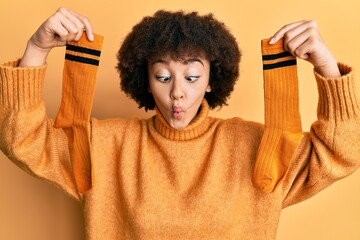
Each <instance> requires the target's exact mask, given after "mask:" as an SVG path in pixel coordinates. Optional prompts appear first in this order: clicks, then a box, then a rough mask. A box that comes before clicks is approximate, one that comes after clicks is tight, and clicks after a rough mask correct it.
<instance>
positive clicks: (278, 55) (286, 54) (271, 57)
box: [262, 52, 292, 61]
mask: <svg viewBox="0 0 360 240" xmlns="http://www.w3.org/2000/svg"><path fill="white" fill-rule="evenodd" d="M290 56H292V55H291V54H290V53H289V52H281V53H276V54H268V55H262V60H263V61H265V60H275V59H278V58H283V57H290Z"/></svg>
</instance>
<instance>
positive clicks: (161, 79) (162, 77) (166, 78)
mask: <svg viewBox="0 0 360 240" xmlns="http://www.w3.org/2000/svg"><path fill="white" fill-rule="evenodd" d="M155 78H156V79H157V80H159V81H160V82H168V81H170V79H171V77H170V76H156V77H155Z"/></svg>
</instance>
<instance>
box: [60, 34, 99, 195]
mask: <svg viewBox="0 0 360 240" xmlns="http://www.w3.org/2000/svg"><path fill="white" fill-rule="evenodd" d="M102 42H103V37H102V36H99V35H96V34H94V41H92V42H90V41H88V40H87V37H86V34H83V35H82V37H81V39H80V40H79V41H77V42H74V41H72V42H68V43H67V45H66V54H65V64H64V71H63V84H62V98H61V104H60V109H59V111H58V113H57V116H56V119H55V123H54V127H56V128H63V129H64V131H65V133H66V135H67V137H68V143H69V150H70V158H71V163H72V167H73V171H74V177H75V181H76V184H77V188H78V191H79V192H85V191H87V190H89V189H90V188H91V186H92V181H93V179H92V174H91V149H90V128H89V126H90V124H89V121H90V114H91V108H92V103H93V96H94V88H95V80H96V73H97V69H98V65H99V60H100V53H101V47H102Z"/></svg>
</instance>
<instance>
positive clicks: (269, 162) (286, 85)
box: [253, 39, 302, 192]
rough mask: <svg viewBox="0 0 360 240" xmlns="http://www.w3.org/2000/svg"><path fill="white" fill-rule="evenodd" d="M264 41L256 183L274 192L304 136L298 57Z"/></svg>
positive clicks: (280, 45)
mask: <svg viewBox="0 0 360 240" xmlns="http://www.w3.org/2000/svg"><path fill="white" fill-rule="evenodd" d="M268 41H269V39H264V40H262V42H261V48H262V59H263V77H264V97H265V129H264V133H263V136H262V139H261V143H260V146H259V149H258V153H257V157H256V163H255V169H254V175H253V183H254V185H255V186H256V187H258V188H259V189H261V190H262V191H264V192H272V191H273V190H274V189H275V187H276V185H277V183H278V182H279V181H280V180H281V179H282V177H283V176H284V175H285V173H286V171H287V169H288V166H289V164H290V162H291V158H292V155H293V153H294V151H295V148H296V147H297V145H298V144H299V142H300V140H301V138H302V128H301V119H300V112H299V99H298V98H299V93H298V77H297V67H296V58H295V57H293V56H292V55H291V54H290V53H288V52H286V51H285V50H284V48H283V41H282V40H281V41H278V42H277V43H276V44H274V45H270V44H268Z"/></svg>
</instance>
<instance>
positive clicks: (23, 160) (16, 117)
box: [0, 8, 93, 199]
mask: <svg viewBox="0 0 360 240" xmlns="http://www.w3.org/2000/svg"><path fill="white" fill-rule="evenodd" d="M84 29H85V30H86V34H87V37H88V38H89V39H93V34H92V28H91V25H90V23H89V21H88V20H86V18H84V17H82V16H80V15H78V14H76V13H73V12H71V11H70V10H67V9H64V8H60V9H59V10H58V11H57V12H56V13H55V14H54V15H52V16H51V17H50V18H48V19H47V20H46V21H45V22H44V23H43V24H42V25H41V26H40V27H39V29H38V30H37V31H36V32H35V33H34V35H33V36H32V37H31V38H30V39H29V41H28V44H27V47H26V50H25V52H24V55H23V57H22V58H21V60H15V61H8V62H4V63H1V64H0V149H1V150H2V151H3V152H4V153H5V155H7V157H8V158H9V159H11V160H12V161H13V162H14V163H15V164H17V165H18V166H20V167H21V168H23V169H24V170H25V171H27V172H29V173H30V174H32V175H35V176H37V177H39V178H41V179H45V180H46V181H50V182H53V183H55V184H56V185H58V186H59V187H61V188H62V189H63V190H65V191H66V192H67V193H68V194H69V195H71V196H72V197H74V198H77V199H78V198H79V195H78V192H77V187H76V184H75V180H74V175H73V171H72V164H71V163H70V156H69V150H68V141H67V137H66V135H65V133H64V131H63V130H62V129H55V128H54V127H53V122H54V121H53V120H51V119H48V117H47V114H46V110H45V105H44V101H43V97H42V90H43V81H44V76H45V72H46V64H45V62H46V58H47V56H48V54H49V52H50V51H51V49H52V48H53V47H58V46H64V45H65V43H66V42H67V41H70V40H78V39H79V38H80V37H81V35H82V34H83V30H84Z"/></svg>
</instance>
